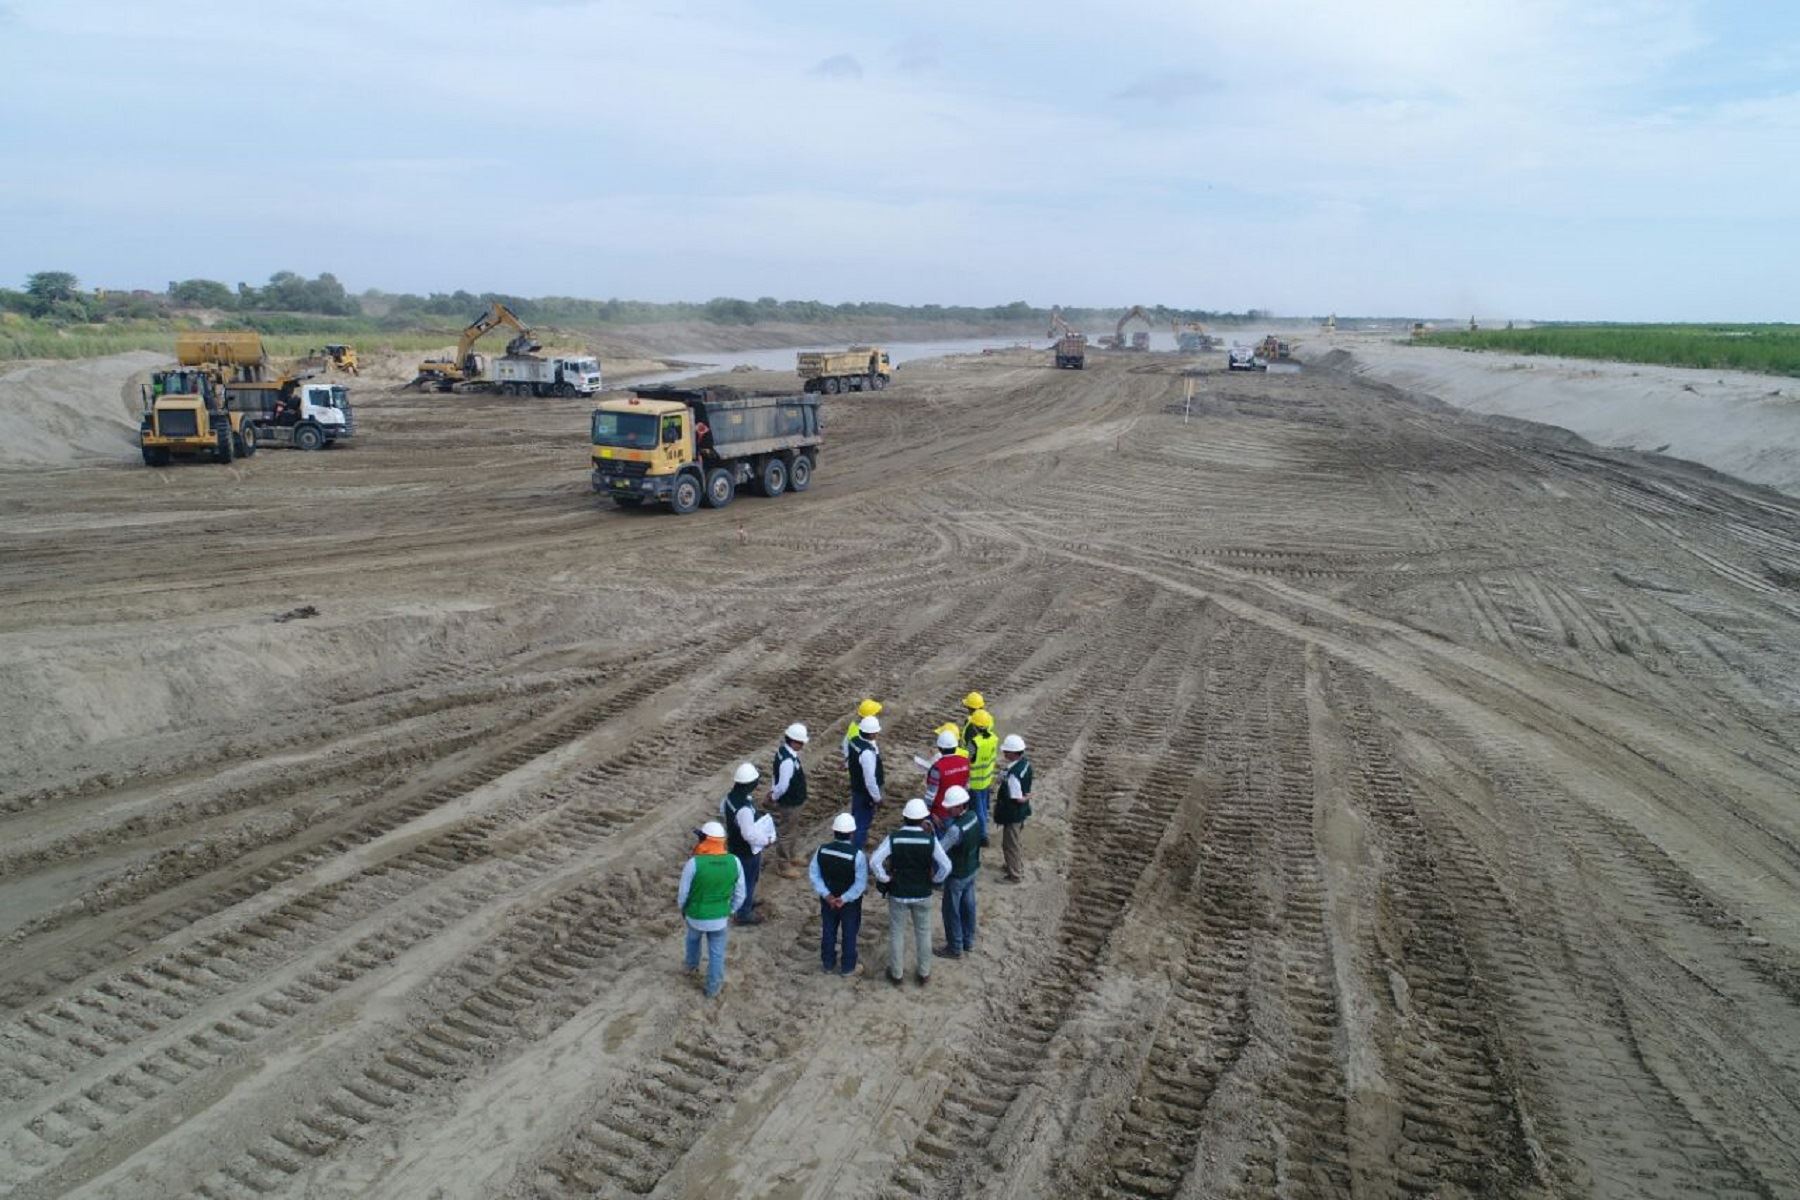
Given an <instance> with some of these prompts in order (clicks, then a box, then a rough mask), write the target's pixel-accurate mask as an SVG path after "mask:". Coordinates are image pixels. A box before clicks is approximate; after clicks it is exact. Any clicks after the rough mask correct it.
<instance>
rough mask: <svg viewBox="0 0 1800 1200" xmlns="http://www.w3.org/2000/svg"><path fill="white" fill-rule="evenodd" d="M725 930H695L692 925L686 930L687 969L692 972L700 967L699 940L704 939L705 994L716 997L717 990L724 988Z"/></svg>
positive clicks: (726, 929) (727, 929) (727, 930)
mask: <svg viewBox="0 0 1800 1200" xmlns="http://www.w3.org/2000/svg"><path fill="white" fill-rule="evenodd" d="M730 932H731V930H730V928H729V927H727V928H725V929H709V930H703V929H695V928H694V927H693V926H692V925H689V926H688V929H687V968H688V970H690V971H692V970H693V969H694V968H696V967H698V966H699V965H700V939H701V938H705V939H706V994H707V995H708V996H709V997H711V996H716V995H718V994H719V989H720V988H722V987H724V986H725V935H726V934H727V933H730Z"/></svg>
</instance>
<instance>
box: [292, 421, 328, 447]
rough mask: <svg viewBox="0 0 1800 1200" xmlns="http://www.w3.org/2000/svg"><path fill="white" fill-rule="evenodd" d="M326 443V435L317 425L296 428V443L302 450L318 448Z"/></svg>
mask: <svg viewBox="0 0 1800 1200" xmlns="http://www.w3.org/2000/svg"><path fill="white" fill-rule="evenodd" d="M324 444H325V435H324V434H322V433H320V432H319V427H318V426H317V425H302V426H301V427H300V428H298V429H296V430H294V445H296V446H298V447H299V448H300V449H302V450H317V449H319V448H320V447H321V446H323V445H324Z"/></svg>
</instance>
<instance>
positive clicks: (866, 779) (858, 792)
mask: <svg viewBox="0 0 1800 1200" xmlns="http://www.w3.org/2000/svg"><path fill="white" fill-rule="evenodd" d="M880 737H881V718H880V717H876V716H867V717H863V718H862V719H861V720H860V721H859V722H858V723H857V730H856V736H855V737H853V738H851V739H850V750H849V754H848V755H847V756H846V757H845V759H844V765H845V766H847V767H848V768H849V770H850V815H851V816H853V817H855V818H856V836H855V837H854V839H853V840H854V841H855V843H856V848H857V849H858V850H861V849H862V848H863V847H864V846H866V845H868V844H869V826H870V825H871V824H872V823H873V822H874V820H875V810H876V809H877V808H878V807H880V805H881V782H882V770H881V746H880V745H879V742H878V739H879V738H880Z"/></svg>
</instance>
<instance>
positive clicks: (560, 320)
mask: <svg viewBox="0 0 1800 1200" xmlns="http://www.w3.org/2000/svg"><path fill="white" fill-rule="evenodd" d="M493 300H499V301H500V302H501V303H503V304H505V305H506V306H507V307H509V308H511V309H512V310H513V311H514V312H516V313H517V314H519V317H520V319H521V320H523V321H525V322H527V323H528V324H531V325H535V326H537V327H538V328H539V330H540V331H551V330H566V331H569V332H570V333H572V334H574V335H576V336H579V335H581V334H584V333H585V334H597V333H600V332H602V331H604V330H608V329H618V328H621V327H629V326H644V325H666V324H675V323H688V324H696V325H731V326H740V327H750V326H756V325H775V324H780V325H817V326H821V327H827V326H832V325H842V324H847V323H851V322H884V323H889V324H896V325H907V324H918V325H920V326H927V325H934V324H935V325H939V326H942V325H970V326H982V325H988V326H992V325H1025V326H1028V327H1029V326H1039V327H1042V328H1045V329H1048V328H1049V324H1050V310H1049V309H1047V308H1035V307H1033V306H1032V305H1030V304H1027V303H1026V302H1025V301H1023V300H1015V301H1013V302H1012V303H1011V304H999V305H993V306H990V307H985V308H982V307H972V306H967V305H943V304H918V305H904V304H884V303H880V302H870V301H862V302H854V303H847V304H825V303H823V302H821V301H818V300H777V299H775V298H774V297H773V296H763V297H761V298H759V299H756V300H739V299H736V298H734V297H730V296H720V297H717V298H715V299H712V300H707V301H704V302H688V301H676V302H673V303H668V304H654V303H650V302H648V301H642V300H616V299H615V300H583V299H580V298H578V297H574V296H541V297H535V298H534V297H528V296H508V295H504V294H502V293H497V292H482V293H480V294H476V293H474V292H466V291H460V290H459V291H455V292H433V293H432V294H431V295H429V296H420V295H415V294H413V293H410V292H406V293H388V292H380V291H374V290H371V291H367V292H364V293H363V294H362V295H361V296H352V295H350V294H349V293H348V292H346V291H345V290H344V285H343V284H342V283H340V282H338V279H337V277H336V276H334V275H332V274H331V273H330V272H325V273H323V274H321V275H319V276H318V277H317V278H316V279H307V278H305V277H303V276H301V275H297V274H295V273H294V272H292V271H277V272H276V273H275V274H273V275H271V276H270V277H269V282H268V283H267V284H266V285H264V286H262V287H252V286H251V285H249V284H247V283H240V284H238V285H237V287H236V288H235V289H234V288H231V287H229V286H227V285H226V284H224V283H222V282H220V281H218V280H215V279H183V280H171V281H170V283H169V285H168V287H167V289H166V290H164V291H161V292H151V291H146V290H141V289H140V290H135V291H117V290H109V289H104V288H96V289H94V290H92V291H84V290H83V289H82V288H81V282H80V280H78V279H76V278H75V276H74V275H71V274H70V273H68V272H67V271H39V272H37V273H36V274H33V275H32V276H30V277H29V278H28V279H27V280H26V282H25V288H24V290H22V291H14V290H13V289H11V288H0V360H5V359H15V358H87V357H90V356H93V355H99V354H116V353H118V352H120V351H123V350H167V349H168V348H169V347H170V344H171V342H172V340H173V335H174V333H175V331H177V330H180V329H194V328H200V327H203V326H204V327H206V328H212V329H254V330H256V331H257V332H259V333H261V334H262V335H263V337H264V340H265V341H266V342H267V343H268V345H269V349H270V353H272V354H299V353H303V352H305V351H306V350H308V349H310V348H312V347H314V346H318V345H320V344H322V343H324V342H326V341H348V342H355V343H356V344H357V345H358V346H359V347H362V348H366V349H382V348H386V349H392V350H409V351H410V350H424V349H431V348H434V347H438V346H442V345H445V344H446V343H449V342H454V341H455V340H456V337H457V334H458V333H459V332H460V331H461V330H462V327H463V326H464V325H466V324H468V323H469V322H470V321H472V320H474V319H475V318H476V317H477V316H479V315H481V314H482V313H483V312H485V311H486V310H487V307H488V304H489V302H490V301H493ZM1149 311H1150V313H1151V316H1152V317H1153V318H1155V320H1156V321H1157V323H1158V325H1159V326H1160V327H1162V328H1164V329H1166V328H1168V327H1169V325H1170V323H1171V322H1174V321H1204V322H1207V323H1209V324H1240V323H1243V322H1247V321H1258V320H1261V319H1263V318H1265V317H1267V316H1268V314H1267V313H1263V312H1258V311H1256V310H1252V311H1250V312H1247V313H1214V312H1203V311H1198V310H1191V309H1170V308H1162V307H1157V308H1153V309H1151V310H1149ZM1064 315H1065V316H1066V317H1067V318H1068V320H1069V321H1071V322H1072V323H1074V324H1075V325H1076V326H1077V327H1078V328H1086V329H1090V330H1096V331H1108V330H1110V329H1111V327H1112V325H1113V323H1114V321H1116V320H1117V318H1118V310H1116V309H1114V310H1106V309H1088V308H1070V309H1065V310H1064Z"/></svg>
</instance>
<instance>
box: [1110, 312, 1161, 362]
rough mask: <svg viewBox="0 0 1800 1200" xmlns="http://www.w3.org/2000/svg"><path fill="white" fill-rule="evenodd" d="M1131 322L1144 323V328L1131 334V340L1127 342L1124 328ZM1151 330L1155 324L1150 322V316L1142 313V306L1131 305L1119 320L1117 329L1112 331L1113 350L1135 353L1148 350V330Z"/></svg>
mask: <svg viewBox="0 0 1800 1200" xmlns="http://www.w3.org/2000/svg"><path fill="white" fill-rule="evenodd" d="M1131 321H1142V322H1143V323H1144V328H1142V329H1139V330H1136V331H1135V332H1133V333H1132V335H1131V340H1130V341H1127V340H1126V338H1125V326H1126V324H1127V323H1128V322H1131ZM1153 328H1155V323H1154V322H1152V321H1151V320H1150V314H1149V313H1147V312H1145V311H1144V306H1143V305H1141V304H1134V305H1132V306H1131V307H1130V308H1129V309H1127V310H1126V311H1125V315H1124V316H1122V317H1120V318H1119V324H1118V327H1117V328H1115V329H1114V330H1113V340H1112V345H1113V349H1115V350H1137V351H1144V350H1148V349H1150V330H1151V329H1153Z"/></svg>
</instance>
